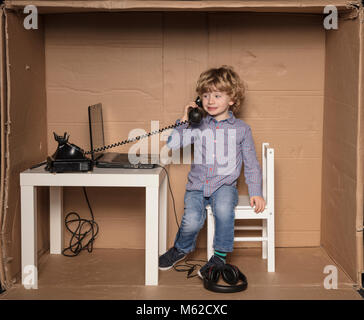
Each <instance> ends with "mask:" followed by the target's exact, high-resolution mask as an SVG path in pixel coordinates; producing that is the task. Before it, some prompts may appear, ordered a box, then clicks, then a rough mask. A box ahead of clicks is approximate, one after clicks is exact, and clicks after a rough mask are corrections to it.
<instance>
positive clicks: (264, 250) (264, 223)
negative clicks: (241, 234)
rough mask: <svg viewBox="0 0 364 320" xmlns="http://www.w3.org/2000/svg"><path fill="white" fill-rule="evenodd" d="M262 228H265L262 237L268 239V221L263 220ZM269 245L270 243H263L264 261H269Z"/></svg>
mask: <svg viewBox="0 0 364 320" xmlns="http://www.w3.org/2000/svg"><path fill="white" fill-rule="evenodd" d="M262 227H263V231H262V236H263V237H267V219H263V221H262ZM267 243H268V241H262V258H263V259H267V253H268V246H267Z"/></svg>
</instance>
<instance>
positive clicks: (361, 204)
mask: <svg viewBox="0 0 364 320" xmlns="http://www.w3.org/2000/svg"><path fill="white" fill-rule="evenodd" d="M359 15H360V19H359V22H360V25H359V39H358V40H359V52H360V53H361V54H360V55H359V70H360V71H361V72H362V71H363V50H364V45H363V41H364V34H363V28H364V27H363V26H362V25H361V24H362V23H363V21H364V8H363V7H361V8H360V10H359ZM363 76H364V74H362V73H359V79H358V92H359V93H358V117H357V128H358V129H357V145H356V153H357V164H356V165H357V168H356V170H357V178H358V182H357V187H356V196H357V208H356V210H357V217H356V232H357V236H356V241H357V242H356V243H357V283H358V284H359V285H361V286H363V283H361V282H362V281H361V278H362V274H363V272H364V266H363V263H364V262H363V255H364V252H363V250H364V246H363V228H364V221H363V209H364V201H363V198H364V195H363V189H364V188H363V171H364V168H363V163H362V162H363V160H364V159H361V156H360V155H361V151H360V144H361V142H362V140H361V133H362V129H361V128H362V126H363V123H362V121H361V118H362V113H363V107H364V106H363V94H362V88H363Z"/></svg>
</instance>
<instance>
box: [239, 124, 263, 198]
mask: <svg viewBox="0 0 364 320" xmlns="http://www.w3.org/2000/svg"><path fill="white" fill-rule="evenodd" d="M241 152H242V156H243V161H244V176H245V182H246V184H247V185H248V192H249V197H253V196H260V197H262V196H263V194H262V170H261V168H260V164H259V162H258V159H257V154H256V152H255V146H254V140H253V137H252V131H251V128H250V126H248V127H247V128H246V130H245V136H244V139H243V142H242V144H241Z"/></svg>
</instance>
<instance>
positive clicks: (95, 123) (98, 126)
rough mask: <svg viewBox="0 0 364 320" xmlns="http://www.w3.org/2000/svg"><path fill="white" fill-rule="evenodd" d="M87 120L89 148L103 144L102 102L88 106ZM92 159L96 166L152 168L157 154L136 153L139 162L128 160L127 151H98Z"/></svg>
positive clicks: (155, 162) (93, 154)
mask: <svg viewBox="0 0 364 320" xmlns="http://www.w3.org/2000/svg"><path fill="white" fill-rule="evenodd" d="M88 122H89V128H90V146H91V150H94V149H98V148H101V147H103V146H105V135H104V122H103V118H102V104H101V103H98V104H94V105H92V106H89V107H88ZM91 157H92V160H93V161H94V162H95V163H96V167H98V168H125V169H152V168H155V167H156V164H157V163H158V159H159V157H158V155H150V154H141V155H137V158H139V162H137V163H134V162H136V161H132V162H130V161H129V156H128V154H127V153H118V152H104V151H103V152H98V153H92V154H91Z"/></svg>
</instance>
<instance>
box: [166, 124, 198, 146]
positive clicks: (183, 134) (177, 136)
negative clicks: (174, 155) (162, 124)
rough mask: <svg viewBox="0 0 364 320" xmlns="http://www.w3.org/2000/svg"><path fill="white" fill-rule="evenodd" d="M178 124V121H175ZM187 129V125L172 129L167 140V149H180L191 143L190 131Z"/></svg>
mask: <svg viewBox="0 0 364 320" xmlns="http://www.w3.org/2000/svg"><path fill="white" fill-rule="evenodd" d="M178 123H180V120H179V119H177V121H176V124H178ZM187 127H188V123H184V124H182V125H180V126H178V127H176V128H174V129H173V131H172V133H171V134H170V136H169V137H168V140H167V146H168V148H170V149H172V150H175V149H179V148H181V147H182V146H183V147H186V146H187V145H189V144H191V143H193V137H192V134H191V130H190V129H187Z"/></svg>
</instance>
